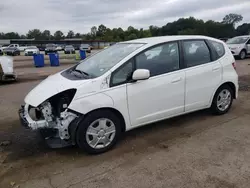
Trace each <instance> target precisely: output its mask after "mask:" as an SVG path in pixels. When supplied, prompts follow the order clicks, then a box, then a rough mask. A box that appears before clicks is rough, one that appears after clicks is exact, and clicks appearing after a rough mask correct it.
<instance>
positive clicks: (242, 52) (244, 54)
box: [239, 50, 247, 60]
mask: <svg viewBox="0 0 250 188" xmlns="http://www.w3.org/2000/svg"><path fill="white" fill-rule="evenodd" d="M239 57H240V59H241V60H243V59H246V57H247V52H246V51H245V50H242V51H241V52H240V54H239Z"/></svg>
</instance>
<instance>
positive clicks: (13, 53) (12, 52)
mask: <svg viewBox="0 0 250 188" xmlns="http://www.w3.org/2000/svg"><path fill="white" fill-rule="evenodd" d="M3 53H4V54H6V55H10V56H16V55H20V54H21V52H20V50H19V49H18V48H16V47H8V48H4V49H3Z"/></svg>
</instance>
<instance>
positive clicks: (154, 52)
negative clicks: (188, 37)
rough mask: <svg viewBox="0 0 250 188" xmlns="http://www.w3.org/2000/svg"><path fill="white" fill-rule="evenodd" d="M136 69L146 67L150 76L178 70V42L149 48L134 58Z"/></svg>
mask: <svg viewBox="0 0 250 188" xmlns="http://www.w3.org/2000/svg"><path fill="white" fill-rule="evenodd" d="M135 61H136V68H137V69H148V70H149V71H150V76H151V77H152V76H156V75H160V74H164V73H168V72H172V71H175V70H178V69H179V68H180V67H179V49H178V43H177V42H174V43H168V44H163V45H160V46H157V47H155V48H151V49H149V50H147V51H145V52H143V53H141V54H139V55H138V56H136V58H135Z"/></svg>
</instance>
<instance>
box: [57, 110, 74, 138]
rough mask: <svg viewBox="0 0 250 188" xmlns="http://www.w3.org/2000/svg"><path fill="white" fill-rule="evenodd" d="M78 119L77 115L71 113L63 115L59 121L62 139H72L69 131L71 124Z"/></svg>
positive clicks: (63, 113)
mask: <svg viewBox="0 0 250 188" xmlns="http://www.w3.org/2000/svg"><path fill="white" fill-rule="evenodd" d="M77 117H78V116H77V115H75V114H73V113H71V112H67V111H65V112H62V113H61V118H60V119H57V128H58V130H59V137H60V138H61V139H69V138H70V135H69V131H68V127H69V124H70V123H71V122H72V121H73V120H74V119H75V118H77Z"/></svg>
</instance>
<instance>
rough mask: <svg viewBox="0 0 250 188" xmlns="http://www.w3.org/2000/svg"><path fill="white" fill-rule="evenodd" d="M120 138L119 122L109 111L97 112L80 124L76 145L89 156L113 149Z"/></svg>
mask: <svg viewBox="0 0 250 188" xmlns="http://www.w3.org/2000/svg"><path fill="white" fill-rule="evenodd" d="M120 136H121V120H120V119H119V118H118V117H117V116H116V115H115V114H114V113H112V112H111V111H109V110H97V111H95V112H92V113H90V114H89V115H87V116H86V117H85V118H84V119H83V120H82V121H81V122H80V124H79V127H78V129H77V130H76V143H77V145H78V146H79V147H80V148H81V149H83V150H84V151H85V152H87V153H89V154H99V153H104V152H106V151H108V150H110V149H111V148H113V147H114V146H115V144H116V143H117V141H118V140H119V139H120Z"/></svg>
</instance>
